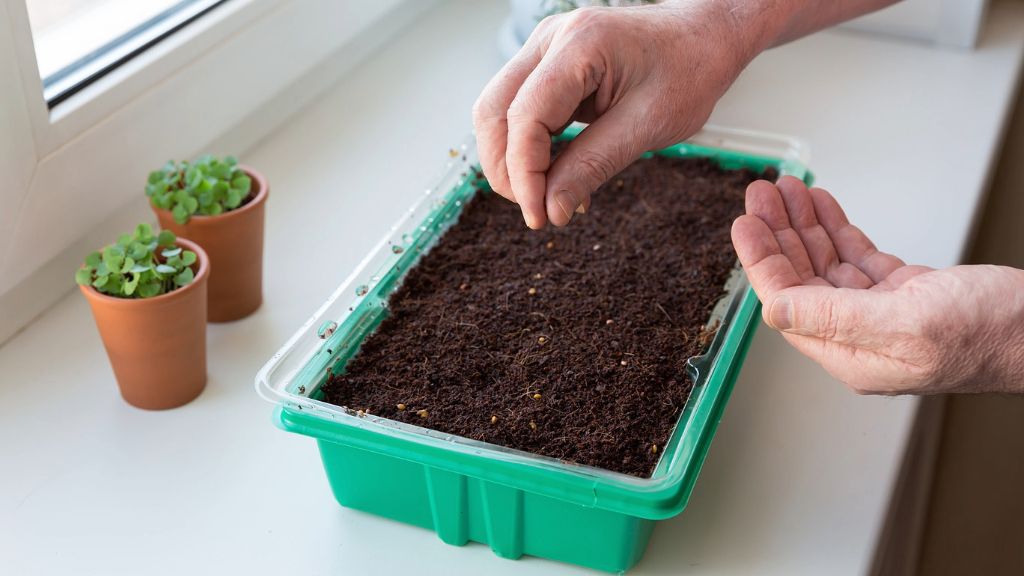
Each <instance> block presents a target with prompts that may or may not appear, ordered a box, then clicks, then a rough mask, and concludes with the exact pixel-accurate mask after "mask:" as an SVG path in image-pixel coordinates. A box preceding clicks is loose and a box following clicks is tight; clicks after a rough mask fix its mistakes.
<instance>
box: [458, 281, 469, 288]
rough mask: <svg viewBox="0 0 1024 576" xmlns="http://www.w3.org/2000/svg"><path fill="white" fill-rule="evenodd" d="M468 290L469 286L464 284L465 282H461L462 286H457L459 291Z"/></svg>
mask: <svg viewBox="0 0 1024 576" xmlns="http://www.w3.org/2000/svg"><path fill="white" fill-rule="evenodd" d="M468 288H469V284H466V283H465V282H463V283H462V284H459V290H466V289H468Z"/></svg>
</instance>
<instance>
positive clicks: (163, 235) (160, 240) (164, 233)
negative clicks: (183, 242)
mask: <svg viewBox="0 0 1024 576" xmlns="http://www.w3.org/2000/svg"><path fill="white" fill-rule="evenodd" d="M177 239H178V238H177V237H176V236H175V235H174V232H171V231H170V230H161V231H160V235H159V236H157V237H156V242H157V245H159V246H173V245H174V241H175V240H177Z"/></svg>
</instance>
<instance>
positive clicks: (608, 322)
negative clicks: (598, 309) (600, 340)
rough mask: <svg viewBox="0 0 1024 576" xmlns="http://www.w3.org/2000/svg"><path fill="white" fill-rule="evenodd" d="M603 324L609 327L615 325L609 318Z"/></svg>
mask: <svg viewBox="0 0 1024 576" xmlns="http://www.w3.org/2000/svg"><path fill="white" fill-rule="evenodd" d="M604 323H605V324H607V325H609V326H611V325H612V324H615V320H612V319H611V318H609V319H607V320H605V321H604Z"/></svg>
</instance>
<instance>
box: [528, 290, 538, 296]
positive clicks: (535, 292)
mask: <svg viewBox="0 0 1024 576" xmlns="http://www.w3.org/2000/svg"><path fill="white" fill-rule="evenodd" d="M526 293H527V294H529V295H530V296H533V295H535V294H537V289H536V288H530V289H529V290H527V291H526Z"/></svg>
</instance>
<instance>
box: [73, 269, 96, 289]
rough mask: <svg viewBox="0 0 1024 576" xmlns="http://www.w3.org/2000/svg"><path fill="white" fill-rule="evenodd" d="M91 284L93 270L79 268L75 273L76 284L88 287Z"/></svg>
mask: <svg viewBox="0 0 1024 576" xmlns="http://www.w3.org/2000/svg"><path fill="white" fill-rule="evenodd" d="M90 282H92V268H79V269H78V271H77V272H75V283H77V284H80V285H82V286H87V285H88V284H89V283H90Z"/></svg>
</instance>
